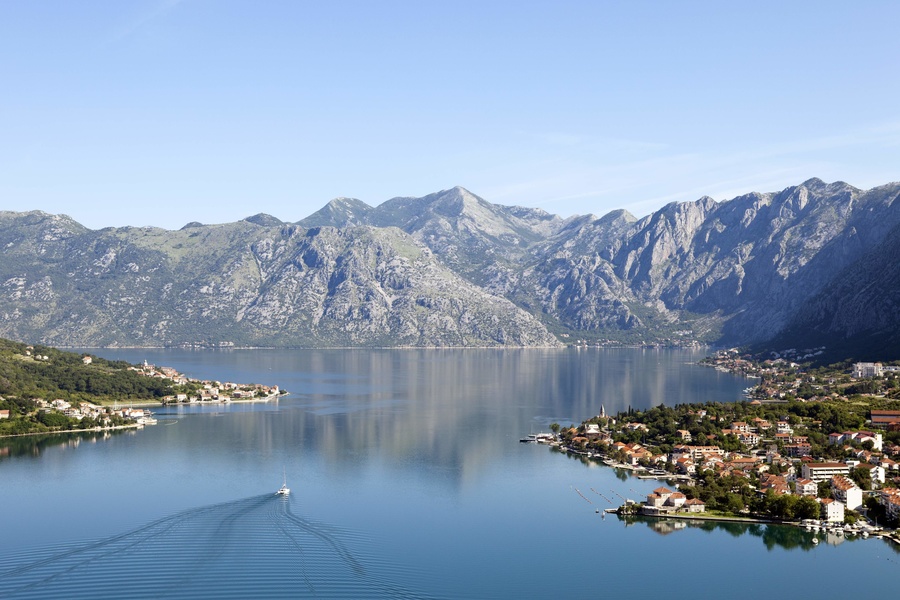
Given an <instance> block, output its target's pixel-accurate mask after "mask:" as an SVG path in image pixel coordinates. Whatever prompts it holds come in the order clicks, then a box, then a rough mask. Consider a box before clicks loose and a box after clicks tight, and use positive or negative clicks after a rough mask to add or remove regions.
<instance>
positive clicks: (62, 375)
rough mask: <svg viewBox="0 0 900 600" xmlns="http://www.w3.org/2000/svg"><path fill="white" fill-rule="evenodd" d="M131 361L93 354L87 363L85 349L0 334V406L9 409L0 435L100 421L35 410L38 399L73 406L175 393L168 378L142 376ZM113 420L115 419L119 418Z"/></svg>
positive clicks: (158, 397) (91, 424) (0, 423)
mask: <svg viewBox="0 0 900 600" xmlns="http://www.w3.org/2000/svg"><path fill="white" fill-rule="evenodd" d="M130 366H132V365H129V364H128V363H126V362H123V361H108V360H105V359H103V358H99V357H96V356H91V362H90V364H85V362H84V355H83V354H76V353H73V352H63V351H61V350H57V349H55V348H50V347H47V346H28V345H26V344H21V343H18V342H12V341H9V340H5V339H0V410H9V418H8V419H2V420H0V435H4V434H15V433H32V432H41V431H56V430H64V429H85V428H91V427H94V426H96V425H100V423H99V422H97V421H95V420H92V419H89V418H84V419H80V420H79V419H71V418H69V417H66V416H65V415H64V414H62V413H61V412H57V411H46V410H39V405H38V403H37V402H35V400H38V399H41V400H45V401H52V400H57V399H61V400H65V401H67V402H69V403H71V404H72V405H73V406H74V405H77V404H78V403H79V402H90V403H92V404H105V403H106V404H109V403H112V402H114V401H118V402H128V401H134V400H145V401H146V400H162V398H163V397H164V396H166V395H168V394H171V393H173V391H174V390H173V386H172V382H171V381H169V380H165V379H158V378H154V377H148V376H145V375H142V374H140V373H138V372H136V371H134V370H130V369H129V367H130ZM113 424H119V423H118V417H117V418H116V419H114V422H113Z"/></svg>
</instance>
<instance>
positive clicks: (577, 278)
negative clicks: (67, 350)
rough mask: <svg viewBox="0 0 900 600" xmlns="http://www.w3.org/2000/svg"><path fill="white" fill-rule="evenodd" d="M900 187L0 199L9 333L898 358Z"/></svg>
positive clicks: (0, 289) (65, 339)
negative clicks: (616, 345) (118, 211)
mask: <svg viewBox="0 0 900 600" xmlns="http://www.w3.org/2000/svg"><path fill="white" fill-rule="evenodd" d="M898 197H900V183H891V184H887V185H883V186H879V187H876V188H873V189H870V190H860V189H857V188H855V187H853V186H850V185H848V184H846V183H843V182H835V183H830V184H826V183H824V182H822V181H821V180H818V179H810V180H808V181H805V182H803V183H802V184H800V185H797V186H792V187H789V188H786V189H784V190H782V191H780V192H774V193H756V192H754V193H750V194H746V195H743V196H739V197H737V198H734V199H732V200H727V201H721V202H717V201H715V200H713V199H712V198H709V197H703V198H700V199H699V200H696V201H693V202H679V203H671V204H668V205H666V206H664V207H662V208H661V209H659V210H657V211H655V212H654V213H652V214H650V215H648V216H646V217H644V218H641V219H637V218H635V217H634V216H632V215H631V214H629V213H628V212H627V211H624V210H619V211H613V212H611V213H609V214H607V215H605V216H603V217H599V218H598V217H595V216H593V215H580V216H573V217H569V218H565V219H564V218H561V217H559V216H556V215H552V214H549V213H547V212H545V211H543V210H540V209H534V208H523V207H516V206H501V205H497V204H492V203H490V202H487V201H485V200H484V199H482V198H479V197H478V196H476V195H474V194H472V193H470V192H469V191H467V190H465V189H463V188H460V187H456V188H453V189H450V190H444V191H441V192H437V193H434V194H430V195H428V196H425V197H422V198H406V197H403V198H394V199H391V200H388V201H386V202H384V203H382V204H380V205H378V206H375V207H372V206H369V205H367V204H366V203H364V202H361V201H360V200H356V199H351V198H337V199H335V200H332V201H331V202H329V203H328V204H327V205H326V206H324V207H323V208H322V209H321V210H319V211H317V212H315V213H314V214H312V215H310V216H309V217H307V218H305V219H303V220H301V221H299V222H297V223H285V222H282V221H281V220H279V219H277V218H276V217H273V216H271V215H265V214H258V215H254V216H251V217H248V218H246V219H244V220H242V221H239V222H237V223H228V224H223V225H203V224H200V223H189V224H188V225H185V227H183V228H182V229H180V230H178V231H170V230H165V229H159V228H152V227H140V228H137V227H123V228H106V229H101V230H90V229H87V228H85V227H83V226H82V225H80V224H78V223H77V222H75V221H74V220H72V219H71V218H69V217H67V216H65V215H50V214H46V213H43V212H39V211H33V212H27V213H14V212H0V248H2V256H3V260H2V262H0V336H3V337H9V338H14V339H19V340H27V341H32V342H40V343H46V344H53V345H63V346H73V345H74V346H109V345H129V346H132V345H133V346H160V345H185V344H202V345H212V346H230V345H232V344H233V345H252V346H283V347H288V346H289V347H310V346H556V345H560V344H561V343H566V342H573V341H575V340H583V341H586V342H588V343H594V342H607V341H613V342H628V343H675V344H684V343H692V342H710V343H718V344H728V345H748V344H755V345H757V346H758V347H766V345H767V344H768V345H769V346H771V347H773V348H774V347H776V346H779V347H785V348H786V347H791V346H803V347H805V348H816V347H819V348H820V347H822V346H825V347H826V348H827V349H828V350H829V351H832V350H834V351H838V352H839V351H840V350H839V349H841V348H851V347H852V348H853V356H855V357H857V358H863V357H865V356H864V355H865V354H866V352H868V353H875V352H876V351H877V352H880V353H881V354H879V356H878V358H882V359H887V358H890V357H893V358H900V352H898V350H900V336H898V335H897V334H895V332H897V331H900V329H898V327H897V322H896V321H897V319H898V317H897V315H898V311H897V310H895V309H896V307H897V306H898V302H900V298H898V292H897V284H896V283H895V282H896V281H897V277H896V271H897V270H898V269H900V267H898V266H897V265H898V262H897V260H896V259H897V258H898V255H900V210H898V209H897V207H895V204H896V202H897V200H898ZM819 352H821V350H819ZM885 352H886V353H887V354H888V355H889V356H886V355H885V354H884V353H885ZM894 355H897V356H894ZM848 356H849V354H848Z"/></svg>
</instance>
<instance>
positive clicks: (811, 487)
mask: <svg viewBox="0 0 900 600" xmlns="http://www.w3.org/2000/svg"><path fill="white" fill-rule="evenodd" d="M794 486H795V488H796V490H797V494H798V495H800V496H812V497H813V498H815V497H816V496H817V495H818V494H819V486H818V485H817V484H816V482H815V481H813V480H812V479H805V478H803V477H801V478H799V479H797V480H796V481H794Z"/></svg>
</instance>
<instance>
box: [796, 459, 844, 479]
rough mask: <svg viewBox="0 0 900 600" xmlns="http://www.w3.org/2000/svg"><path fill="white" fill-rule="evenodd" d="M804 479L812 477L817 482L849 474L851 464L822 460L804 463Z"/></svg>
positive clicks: (802, 471) (802, 472) (802, 470)
mask: <svg viewBox="0 0 900 600" xmlns="http://www.w3.org/2000/svg"><path fill="white" fill-rule="evenodd" d="M801 474H802V476H803V478H804V479H812V480H813V481H815V482H819V481H825V480H826V479H831V478H832V477H834V476H835V475H849V474H850V466H849V465H847V464H844V463H833V462H821V463H804V465H803V468H802V469H801Z"/></svg>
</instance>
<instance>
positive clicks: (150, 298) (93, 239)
mask: <svg viewBox="0 0 900 600" xmlns="http://www.w3.org/2000/svg"><path fill="white" fill-rule="evenodd" d="M0 234H2V243H3V246H4V251H3V253H4V261H3V264H2V266H0V292H2V296H0V330H2V331H3V332H4V333H5V334H7V335H9V336H10V337H15V338H19V339H27V340H40V341H44V342H47V343H53V344H58V345H91V346H93V345H99V346H103V345H117V344H118V345H162V344H183V343H193V342H207V343H212V344H216V343H219V342H224V341H227V342H233V343H236V344H247V345H266V346H335V345H338V346H343V345H348V346H349V345H362V346H373V345H375V346H381V345H388V346H394V345H416V346H496V345H512V346H555V345H558V344H559V342H557V340H556V339H555V338H554V337H553V336H552V335H550V334H549V333H548V332H547V330H546V329H545V328H544V327H543V326H542V325H541V324H540V323H539V322H537V321H536V320H535V319H534V318H533V317H531V316H530V315H528V314H527V313H526V312H525V311H523V310H521V309H520V308H518V307H516V306H515V305H513V304H512V303H511V302H509V301H508V300H506V299H503V298H498V297H495V296H492V295H491V294H489V293H487V292H485V291H484V290H482V289H480V288H478V287H477V286H474V285H473V284H471V283H469V282H467V281H465V280H464V279H462V278H461V277H460V276H458V275H456V274H455V273H453V272H452V271H451V270H449V269H448V268H447V267H446V266H444V265H442V264H440V262H439V261H437V260H436V259H435V258H434V256H433V254H432V253H431V251H430V250H428V249H427V248H425V247H423V246H421V245H419V244H417V243H416V242H415V240H413V239H412V238H411V237H410V236H409V235H407V234H405V233H404V232H402V231H400V230H398V229H396V228H384V229H379V228H373V227H366V226H362V227H355V228H347V229H336V228H330V227H321V228H311V229H303V228H301V227H299V226H296V225H282V226H274V227H268V226H264V225H257V224H255V223H252V222H249V221H241V222H239V223H232V224H227V225H219V226H194V227H189V228H186V229H182V230H180V231H166V230H162V229H152V228H146V229H135V228H124V229H105V230H102V231H97V232H92V231H88V230H86V229H84V228H82V227H80V226H78V225H77V224H76V223H74V222H72V221H71V220H70V219H68V218H66V217H59V216H53V215H46V214H42V213H27V214H24V215H21V214H12V213H4V214H2V215H0Z"/></svg>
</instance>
